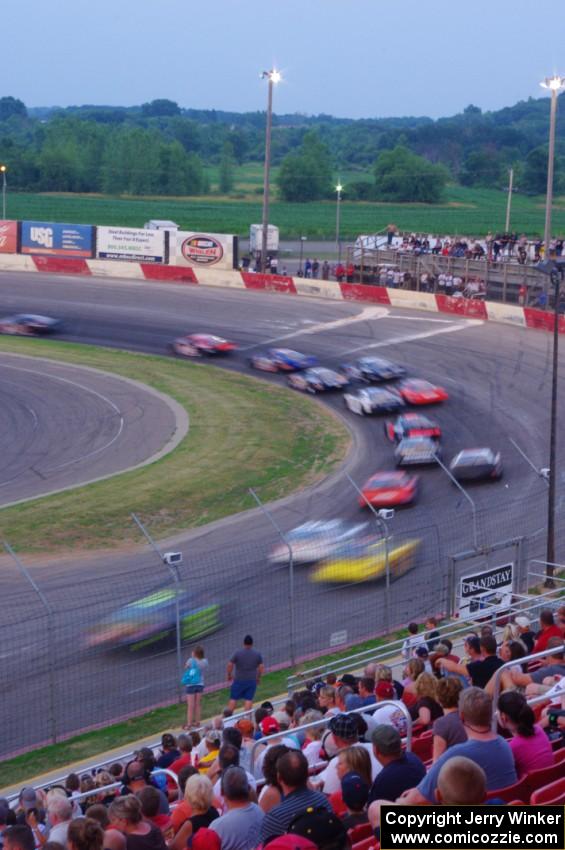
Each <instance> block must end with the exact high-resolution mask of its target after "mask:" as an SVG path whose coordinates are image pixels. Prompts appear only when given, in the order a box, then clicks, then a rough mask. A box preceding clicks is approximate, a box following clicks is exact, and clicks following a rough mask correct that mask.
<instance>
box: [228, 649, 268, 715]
mask: <svg viewBox="0 0 565 850" xmlns="http://www.w3.org/2000/svg"><path fill="white" fill-rule="evenodd" d="M264 670H265V668H264V665H263V657H262V655H261V653H260V652H257V650H256V649H253V638H252V637H251V635H246V636H245V637H244V639H243V648H242V649H238V650H237V652H234V654H233V655H232V657H231V658H230V660H229V661H228V667H227V677H228V682H231V683H232V684H231V688H230V701H229V703H228V709H230V711H234V710H235V707H236V705H237V702H238V700H240V699H242V700H244V709H245V711H251V708H252V706H253V697H254V696H255V691H256V690H257V685H258V684H259V682H260V681H261V676H262V675H263V673H264Z"/></svg>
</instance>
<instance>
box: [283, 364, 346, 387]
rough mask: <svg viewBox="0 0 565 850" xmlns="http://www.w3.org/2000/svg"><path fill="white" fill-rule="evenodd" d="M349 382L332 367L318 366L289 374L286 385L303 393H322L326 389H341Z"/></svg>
mask: <svg viewBox="0 0 565 850" xmlns="http://www.w3.org/2000/svg"><path fill="white" fill-rule="evenodd" d="M348 384H349V381H348V379H347V378H346V377H345V375H340V374H339V372H334V370H333V369H326V368H325V367H319V368H317V369H306V371H305V372H299V373H297V374H295V375H289V377H288V385H289V386H290V387H292V388H293V389H294V390H302V392H305V393H323V392H327V391H328V390H342V389H343V388H344V387H346V386H347V385H348Z"/></svg>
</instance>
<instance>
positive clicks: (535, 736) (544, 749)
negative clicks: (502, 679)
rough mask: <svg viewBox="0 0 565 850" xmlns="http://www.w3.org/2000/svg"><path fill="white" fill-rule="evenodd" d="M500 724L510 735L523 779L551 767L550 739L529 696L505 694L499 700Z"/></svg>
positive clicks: (518, 768)
mask: <svg viewBox="0 0 565 850" xmlns="http://www.w3.org/2000/svg"><path fill="white" fill-rule="evenodd" d="M498 716H499V722H500V725H501V726H502V727H503V728H504V729H506V730H507V731H508V732H510V733H511V735H512V738H511V739H510V741H509V744H510V747H511V749H512V754H513V756H514V763H515V765H516V773H517V774H518V778H519V779H521V778H522V777H523V776H524V775H525V774H526V773H529V772H530V771H532V770H539V768H541V767H550V766H551V765H552V764H553V763H554V757H553V750H552V749H551V744H550V742H549V738H548V737H547V735H546V734H545V732H544V731H543V729H542V728H541V726H539V725H538V724H537V723H536V722H535V715H534V712H533V711H532V709H531V708H530V706H529V705H528V703H527V702H526V697H525V696H524V695H523V694H520V693H518V691H506V692H505V693H503V694H501V695H500V698H499V700H498Z"/></svg>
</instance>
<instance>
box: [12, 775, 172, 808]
mask: <svg viewBox="0 0 565 850" xmlns="http://www.w3.org/2000/svg"><path fill="white" fill-rule="evenodd" d="M158 773H165V774H166V775H167V776H168V777H170V778H171V779H172V780H173V782H174V783H175V785H176V786H177V789H178V790H180V783H179V778H178V776H177V775H176V773H174V772H173V771H172V770H169V769H168V768H165V767H157V768H155V770H152V771H151V776H157V774H158ZM57 785H59V782H57V781H54V782H49V783H48V784H46V785H41V786H40V785H37V786H35V790H36V791H37V790H39V789H43V788H53V787H54V786H57ZM123 786H124V783H123V782H121V781H119V782H112V783H111V784H110V785H101V786H100V787H99V788H91V789H90V791H82V792H81V793H80V794H73V796H72V797H69V802H70V803H78V802H79V801H80V800H87V799H88V797H99V796H100V795H101V794H107V793H108V791H117V790H118V788H123ZM19 796H20V795H19V794H16V795H12V796H10V797H8V803H9V804H10V806H11V805H12V803H14V802H17V801H18V799H19Z"/></svg>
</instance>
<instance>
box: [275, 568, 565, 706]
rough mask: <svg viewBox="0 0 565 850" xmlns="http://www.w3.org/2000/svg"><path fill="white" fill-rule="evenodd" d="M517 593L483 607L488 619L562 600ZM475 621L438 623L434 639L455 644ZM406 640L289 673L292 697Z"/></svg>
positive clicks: (394, 651) (384, 655) (381, 657)
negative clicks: (499, 605) (499, 606)
mask: <svg viewBox="0 0 565 850" xmlns="http://www.w3.org/2000/svg"><path fill="white" fill-rule="evenodd" d="M542 578H544V579H545V575H544V576H542ZM514 596H515V598H516V601H515V602H513V603H512V604H511V605H509V606H508V608H507V609H506V610H505V611H504V612H501V611H498V610H492V611H491V612H489V610H488V609H486V608H485V609H484V610H483V613H484V615H485V617H484V619H487V618H490V619H491V621H494V620H497V619H499V618H500V617H502V616H505V617H508V618H512V617H514V616H519V615H520V614H532V613H535V612H536V611H537V610H538V609H540V608H542V607H548V603H549V602H550V601H553V602H558V601H559V600H556V599H555V591H554V590H553V591H552V590H548V591H546V592H544V593H540V594H538V595H537V596H535V597H532V596H529V595H526V594H514ZM536 616H537V614H536ZM459 622H463V621H459ZM475 623H476V620H465V621H464V624H463V625H457V626H454V624H453V623H452V622H450V623H445V624H444V625H443V626H438V627H437V629H435V631H438V632H439V638H434V640H438V641H440V642H441V638H442V637H446V638H449V639H450V640H451V641H452V643H454V644H455V640H456V639H457V638H458V637H460V636H461V635H463V634H468V633H469V632H470V631H471V630H472V628H473V626H474V625H475ZM483 624H484V623H483ZM423 634H424V633H422V635H423ZM453 638H455V640H452V639H453ZM404 641H405V638H399V639H397V640H394V641H390V642H389V643H386V644H383V645H382V646H379V647H377V648H376V649H365V650H363V651H362V652H356V653H353V654H352V655H348V656H346V657H345V658H341V659H339V661H334V662H330V663H328V664H322V665H319V666H318V667H312V668H310V669H309V670H305V671H304V672H303V673H299V674H294V675H292V676H289V677H288V679H287V689H288V693H289V696H290V695H291V693H292V691H293V690H295V689H296V688H297V687H298V686H300V685H302V684H304V682H306V681H308V680H309V679H315V678H316V677H317V676H323V675H324V674H326V673H336V674H337V675H340V674H343V673H347V672H350V671H351V670H354V669H356V668H358V667H360V666H362V665H363V664H365V663H375V664H379V663H383V664H384V663H387V661H391V660H392V658H393V657H394V656H396V655H398V654H399V653H400V652H401V651H402V646H403V644H404ZM389 656H390V657H389ZM404 663H405V661H402V662H399V664H404ZM396 666H398V665H396Z"/></svg>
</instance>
